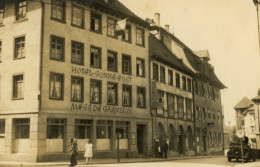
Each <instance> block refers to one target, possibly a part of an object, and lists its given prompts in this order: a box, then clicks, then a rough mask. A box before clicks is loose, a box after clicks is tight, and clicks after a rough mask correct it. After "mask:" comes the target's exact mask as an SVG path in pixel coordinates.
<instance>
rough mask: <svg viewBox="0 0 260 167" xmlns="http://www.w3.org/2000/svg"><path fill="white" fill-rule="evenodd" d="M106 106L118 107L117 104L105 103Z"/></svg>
mask: <svg viewBox="0 0 260 167" xmlns="http://www.w3.org/2000/svg"><path fill="white" fill-rule="evenodd" d="M107 105H108V106H118V104H109V103H107Z"/></svg>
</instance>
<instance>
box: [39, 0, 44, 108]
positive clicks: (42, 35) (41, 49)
mask: <svg viewBox="0 0 260 167" xmlns="http://www.w3.org/2000/svg"><path fill="white" fill-rule="evenodd" d="M40 2H41V7H42V18H41V39H40V40H41V48H40V76H39V80H40V83H39V94H38V100H39V111H41V108H42V66H43V65H42V64H43V42H44V15H45V5H44V2H43V1H42V0H40Z"/></svg>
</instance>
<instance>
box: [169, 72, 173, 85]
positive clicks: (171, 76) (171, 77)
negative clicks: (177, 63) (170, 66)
mask: <svg viewBox="0 0 260 167" xmlns="http://www.w3.org/2000/svg"><path fill="white" fill-rule="evenodd" d="M168 84H169V85H171V86H173V72H172V70H168Z"/></svg>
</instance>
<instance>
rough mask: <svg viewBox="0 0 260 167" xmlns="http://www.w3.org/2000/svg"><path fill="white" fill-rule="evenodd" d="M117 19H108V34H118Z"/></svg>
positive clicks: (112, 35)
mask: <svg viewBox="0 0 260 167" xmlns="http://www.w3.org/2000/svg"><path fill="white" fill-rule="evenodd" d="M115 31H116V21H115V20H114V19H110V18H108V19H107V36H110V37H115V36H116V33H115Z"/></svg>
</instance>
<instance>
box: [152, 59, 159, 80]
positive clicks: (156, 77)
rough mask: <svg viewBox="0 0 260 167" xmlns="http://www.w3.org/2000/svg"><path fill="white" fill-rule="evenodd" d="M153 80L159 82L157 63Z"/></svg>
mask: <svg viewBox="0 0 260 167" xmlns="http://www.w3.org/2000/svg"><path fill="white" fill-rule="evenodd" d="M153 80H155V81H158V80H159V74H158V64H155V63H153Z"/></svg>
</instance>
